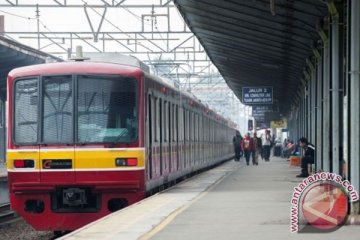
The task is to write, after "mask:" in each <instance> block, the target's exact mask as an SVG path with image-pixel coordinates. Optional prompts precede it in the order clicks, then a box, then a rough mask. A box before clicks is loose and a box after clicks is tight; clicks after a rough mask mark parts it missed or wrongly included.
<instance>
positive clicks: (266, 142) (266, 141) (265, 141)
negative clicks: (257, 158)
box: [262, 129, 271, 162]
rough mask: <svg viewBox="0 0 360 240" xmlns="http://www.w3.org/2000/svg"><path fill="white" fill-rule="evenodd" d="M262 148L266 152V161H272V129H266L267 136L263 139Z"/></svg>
mask: <svg viewBox="0 0 360 240" xmlns="http://www.w3.org/2000/svg"><path fill="white" fill-rule="evenodd" d="M262 146H263V147H262V149H263V151H264V152H263V154H264V158H265V161H267V162H268V161H270V148H271V135H270V130H268V129H267V130H266V131H265V136H264V139H263V141H262Z"/></svg>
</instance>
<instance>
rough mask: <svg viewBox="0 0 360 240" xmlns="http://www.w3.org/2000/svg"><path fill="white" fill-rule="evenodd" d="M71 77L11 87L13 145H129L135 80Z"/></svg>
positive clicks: (134, 131) (21, 82) (133, 135)
mask: <svg viewBox="0 0 360 240" xmlns="http://www.w3.org/2000/svg"><path fill="white" fill-rule="evenodd" d="M76 78H77V81H75V82H74V79H75V78H74V77H73V76H71V75H68V76H48V77H42V78H41V81H40V82H39V79H38V78H33V79H21V80H18V81H16V82H15V88H14V89H15V93H14V107H15V110H14V111H15V115H14V140H15V142H16V143H17V144H22V145H29V144H30V145H31V144H38V143H42V144H51V143H53V144H60V143H61V144H70V143H74V142H77V143H130V142H134V141H135V140H136V139H137V133H138V119H137V101H136V95H137V94H136V92H137V91H136V80H135V79H132V78H128V77H121V76H85V75H80V76H77V77H76ZM39 83H41V84H39ZM39 86H40V87H39ZM74 87H75V89H76V90H74ZM40 89H41V90H40ZM40 92H41V94H40V98H39V93H40ZM39 113H40V114H39ZM38 117H40V121H38ZM38 129H40V131H38Z"/></svg>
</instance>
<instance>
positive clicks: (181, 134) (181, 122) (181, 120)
mask: <svg viewBox="0 0 360 240" xmlns="http://www.w3.org/2000/svg"><path fill="white" fill-rule="evenodd" d="M177 109H178V113H179V115H178V117H179V118H178V119H179V125H178V135H179V140H180V141H183V140H184V130H183V129H184V109H183V108H181V107H177Z"/></svg>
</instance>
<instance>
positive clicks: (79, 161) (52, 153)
mask: <svg viewBox="0 0 360 240" xmlns="http://www.w3.org/2000/svg"><path fill="white" fill-rule="evenodd" d="M119 158H121V159H129V158H132V159H133V158H136V159H137V165H136V166H134V167H136V168H143V167H144V166H145V149H144V148H135V149H132V148H126V149H76V150H69V149H61V150H59V149H57V150H56V149H43V150H41V151H37V150H18V151H17V150H8V152H7V168H8V170H15V169H16V170H17V169H19V168H15V167H14V165H15V164H14V161H15V160H34V162H35V166H34V167H33V168H32V169H44V166H43V164H44V160H53V161H56V160H72V169H79V170H81V169H101V168H106V169H110V168H122V167H121V166H116V159H119ZM40 159H41V161H40ZM19 170H20V169H19ZM29 170H30V169H29Z"/></svg>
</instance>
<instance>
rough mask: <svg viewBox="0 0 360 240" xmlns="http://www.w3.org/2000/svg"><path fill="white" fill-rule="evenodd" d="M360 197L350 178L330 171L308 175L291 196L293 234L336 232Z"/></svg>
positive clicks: (291, 229) (291, 226)
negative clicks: (347, 178)
mask: <svg viewBox="0 0 360 240" xmlns="http://www.w3.org/2000/svg"><path fill="white" fill-rule="evenodd" d="M357 200H359V195H358V193H357V192H356V190H355V189H354V187H353V186H352V185H351V184H350V182H349V181H347V180H343V178H342V177H341V176H340V175H337V174H335V173H329V172H322V173H316V174H314V175H311V176H309V177H307V178H305V179H304V180H303V181H302V182H301V183H299V185H298V186H297V187H295V188H294V193H293V195H292V198H291V212H290V231H291V232H292V233H295V232H297V233H309V232H313V233H314V232H318V233H321V232H332V231H335V230H337V229H338V228H339V227H341V226H342V225H343V224H344V223H345V221H346V216H347V213H348V203H349V202H356V201H357Z"/></svg>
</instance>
